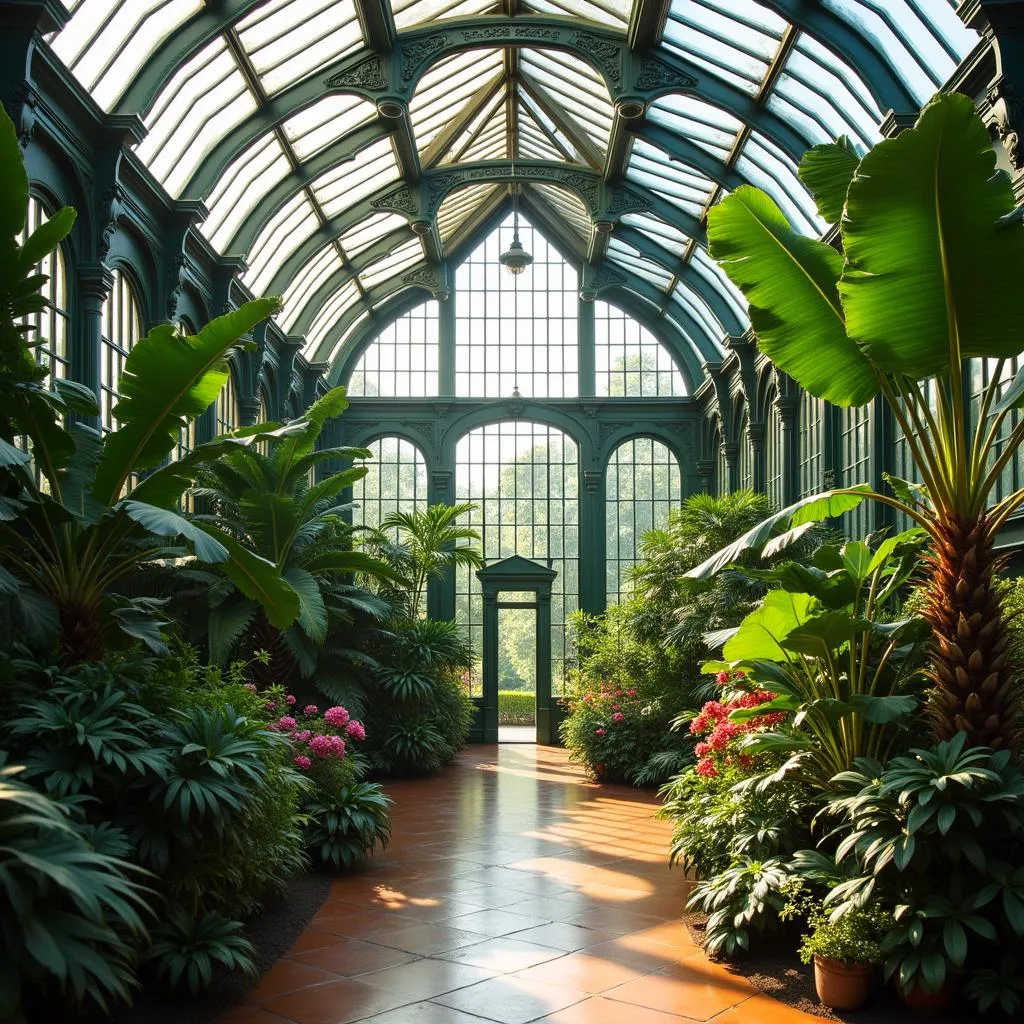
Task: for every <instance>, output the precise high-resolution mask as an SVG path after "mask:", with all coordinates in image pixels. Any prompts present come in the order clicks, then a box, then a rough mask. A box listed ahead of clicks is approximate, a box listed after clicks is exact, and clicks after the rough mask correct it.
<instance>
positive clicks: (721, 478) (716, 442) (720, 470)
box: [711, 417, 729, 497]
mask: <svg viewBox="0 0 1024 1024" xmlns="http://www.w3.org/2000/svg"><path fill="white" fill-rule="evenodd" d="M711 452H712V458H713V459H714V461H715V483H714V486H713V487H712V492H713V493H714V494H717V495H718V496H719V497H721V496H722V495H723V494H728V493H729V460H728V459H727V458H726V457H725V434H723V433H722V423H721V420H719V419H718V418H717V417H716V420H715V430H714V433H713V434H712V435H711Z"/></svg>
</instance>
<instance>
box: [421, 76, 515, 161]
mask: <svg viewBox="0 0 1024 1024" xmlns="http://www.w3.org/2000/svg"><path fill="white" fill-rule="evenodd" d="M504 84H505V76H504V73H503V72H501V71H499V72H498V73H497V74H495V75H494V77H493V78H491V79H490V80H489V81H487V82H485V83H484V84H483V85H481V86H480V88H479V89H477V90H476V92H474V93H473V95H472V96H470V98H469V99H468V100H467V101H466V104H465V106H464V107H463V108H462V110H461V111H460V112H459V113H458V114H457V115H456V116H455V117H453V118H452V119H451V120H450V121H449V122H448V123H447V124H446V125H445V126H444V128H442V129H441V130H440V131H439V132H438V133H437V135H435V136H434V138H432V139H431V140H430V145H428V146H427V148H426V149H424V150H423V154H422V156H421V157H420V163H421V164H422V165H423V167H424V168H429V167H434V166H435V165H436V164H438V163H439V162H440V161H441V158H442V157H443V156H444V155H445V153H447V152H448V150H449V149H450V148H451V146H452V144H453V143H454V142H455V140H456V139H457V138H458V137H459V134H460V133H461V132H463V131H464V130H465V129H466V126H467V125H469V124H470V122H472V120H473V118H475V117H476V116H477V114H479V113H480V111H481V110H482V109H483V108H484V107H485V106H486V105H487V104H488V103H489V102H490V101H491V100H492V99H493V98H494V96H495V94H496V93H497V92H498V90H499V89H501V87H502V86H503V85H504Z"/></svg>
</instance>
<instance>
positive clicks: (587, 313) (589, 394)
mask: <svg viewBox="0 0 1024 1024" xmlns="http://www.w3.org/2000/svg"><path fill="white" fill-rule="evenodd" d="M577 308H578V309H579V321H578V322H579V334H578V342H579V382H580V383H579V387H580V398H593V397H594V395H596V394H597V361H596V341H595V335H594V303H593V302H584V301H583V300H582V299H581V300H580V301H579V302H578V303H577Z"/></svg>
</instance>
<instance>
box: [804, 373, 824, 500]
mask: <svg viewBox="0 0 1024 1024" xmlns="http://www.w3.org/2000/svg"><path fill="white" fill-rule="evenodd" d="M824 451H825V403H824V402H823V401H822V400H821V399H820V398H815V397H814V395H812V394H810V393H809V392H807V391H802V392H801V393H800V497H801V498H806V497H807V496H808V495H809V494H817V492H818V491H820V490H821V489H822V483H823V479H822V477H823V469H824V465H823V457H824Z"/></svg>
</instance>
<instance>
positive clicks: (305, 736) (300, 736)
mask: <svg viewBox="0 0 1024 1024" xmlns="http://www.w3.org/2000/svg"><path fill="white" fill-rule="evenodd" d="M312 735H313V734H312V733H311V732H310V731H309V730H308V729H303V730H302V731H301V732H297V733H296V734H295V738H296V739H297V740H298V741H299V742H300V743H307V742H309V737H310V736H312Z"/></svg>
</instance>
